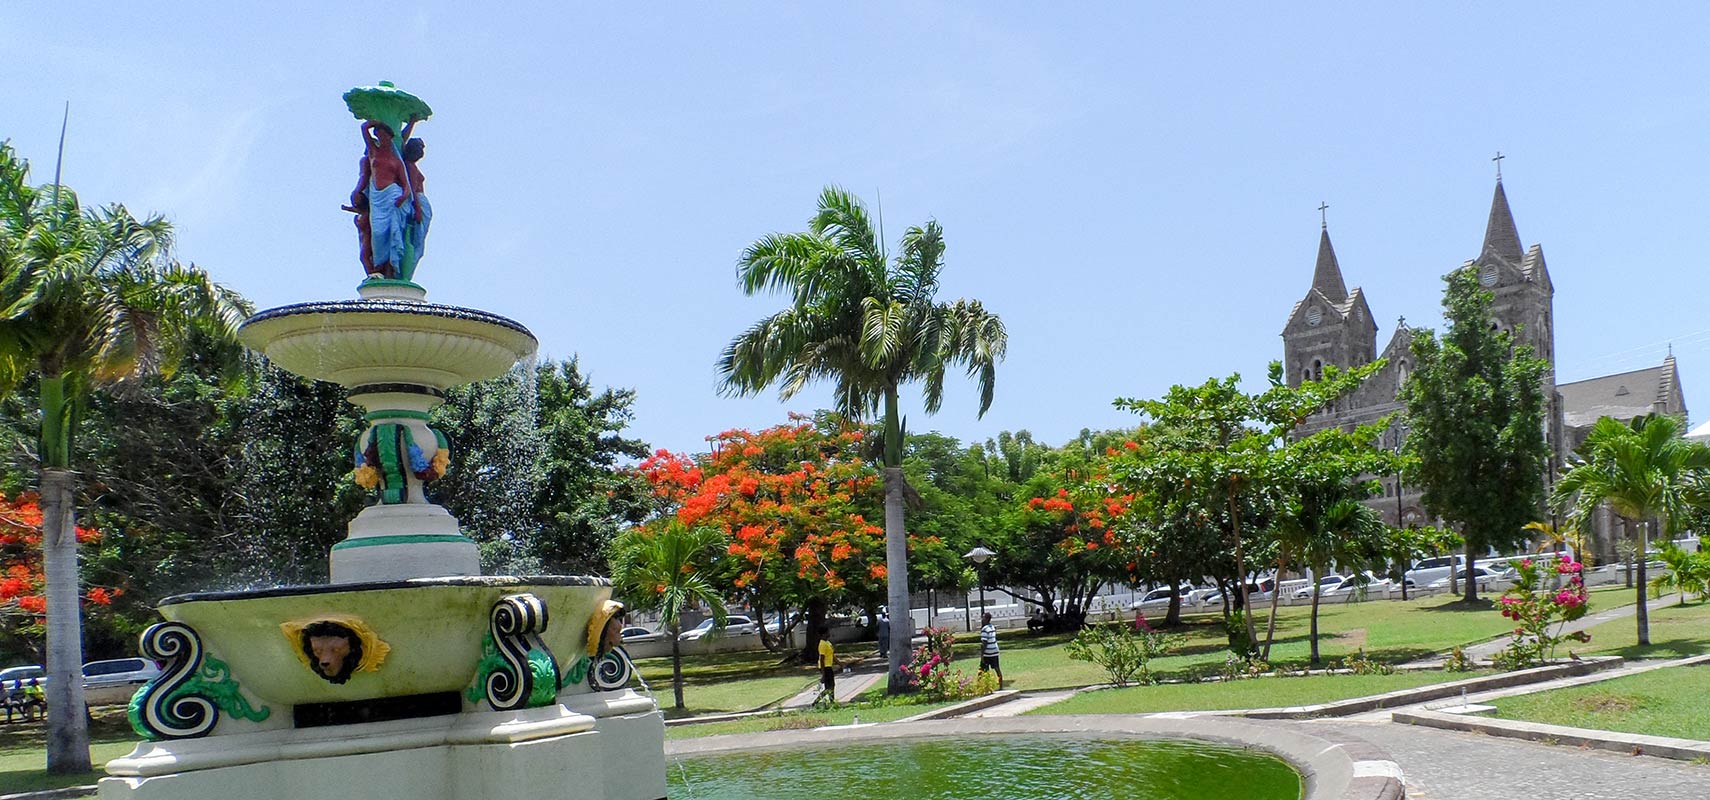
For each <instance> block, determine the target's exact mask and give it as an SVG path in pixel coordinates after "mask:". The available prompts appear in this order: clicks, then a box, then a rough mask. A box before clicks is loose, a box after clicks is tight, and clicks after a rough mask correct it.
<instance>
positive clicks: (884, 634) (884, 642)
mask: <svg viewBox="0 0 1710 800" xmlns="http://www.w3.org/2000/svg"><path fill="white" fill-rule="evenodd" d="M890 657H891V613H890V612H889V611H886V610H885V609H882V608H881V609H879V660H880V661H884V660H886V659H889V658H890Z"/></svg>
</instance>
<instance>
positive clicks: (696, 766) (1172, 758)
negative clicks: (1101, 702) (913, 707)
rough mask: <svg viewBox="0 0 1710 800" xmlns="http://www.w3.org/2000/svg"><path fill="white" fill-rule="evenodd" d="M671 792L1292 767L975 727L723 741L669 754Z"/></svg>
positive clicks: (1127, 792)
mask: <svg viewBox="0 0 1710 800" xmlns="http://www.w3.org/2000/svg"><path fill="white" fill-rule="evenodd" d="M669 781H670V794H669V797H671V798H672V800H737V799H738V798H743V799H745V800H746V799H747V798H762V799H764V800H795V799H796V798H803V799H806V798H824V797H844V796H848V795H849V794H850V793H851V792H859V793H860V794H861V795H864V796H870V797H909V798H914V799H915V800H953V799H955V798H967V797H979V798H986V799H988V800H1052V798H1087V797H1129V798H1135V799H1136V800H1200V799H1203V798H1219V800H1298V798H1300V797H1301V793H1302V782H1301V776H1300V773H1298V772H1296V771H1295V769H1294V768H1293V767H1291V766H1290V765H1289V764H1288V763H1287V762H1285V761H1283V760H1282V759H1281V758H1278V757H1276V756H1274V755H1271V754H1269V753H1266V752H1261V751H1255V750H1250V749H1242V748H1237V747H1229V746H1224V745H1216V744H1207V743H1203V742H1196V741H1187V740H1170V739H1132V738H1128V739H1109V738H1093V737H1085V736H1049V735H1037V736H1015V735H1001V736H975V737H953V738H931V739H921V738H917V739H904V740H899V741H885V742H868V743H855V744H847V745H839V746H835V747H827V746H824V745H819V746H815V747H812V748H786V749H781V750H766V751H750V752H739V753H721V754H717V755H706V756H694V757H683V758H679V759H675V760H673V762H672V764H671V766H670V772H669Z"/></svg>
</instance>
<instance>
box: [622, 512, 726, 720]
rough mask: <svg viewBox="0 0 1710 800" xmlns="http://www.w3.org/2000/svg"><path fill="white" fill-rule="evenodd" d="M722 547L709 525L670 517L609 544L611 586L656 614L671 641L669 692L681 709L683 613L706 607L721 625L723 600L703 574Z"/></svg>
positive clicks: (723, 611)
mask: <svg viewBox="0 0 1710 800" xmlns="http://www.w3.org/2000/svg"><path fill="white" fill-rule="evenodd" d="M723 547H724V535H723V534H721V533H719V532H718V531H717V530H715V529H713V528H708V527H694V528H691V527H688V526H685V525H684V524H683V523H681V522H678V521H677V520H675V519H672V520H670V521H669V522H667V523H665V524H663V525H657V524H656V525H654V526H652V527H640V528H631V529H629V530H627V531H625V532H623V533H621V534H618V536H617V538H615V539H613V540H612V550H611V552H612V558H611V567H612V583H613V584H615V585H616V586H617V587H618V589H619V590H620V591H622V592H624V593H625V595H626V596H628V597H631V598H634V600H633V602H634V603H635V605H636V606H637V607H639V608H651V609H657V610H658V611H659V617H660V621H661V622H663V623H664V624H665V630H666V632H667V633H668V635H670V637H671V691H672V694H673V695H674V697H675V699H676V701H677V710H679V711H681V710H682V709H683V654H682V652H681V650H680V649H679V643H678V641H677V636H678V634H680V633H682V630H681V629H682V618H683V611H685V610H686V609H688V608H690V607H692V606H695V605H705V606H707V607H708V608H709V609H711V610H712V617H713V622H714V624H716V625H721V626H722V625H724V620H725V616H726V613H725V607H724V598H723V597H721V596H719V593H718V589H716V588H714V587H713V585H712V584H711V583H710V582H708V581H707V579H706V575H705V572H706V571H707V569H708V568H709V567H711V565H712V562H713V560H714V559H716V558H717V557H718V556H717V554H718V551H719V550H720V549H722V548H723Z"/></svg>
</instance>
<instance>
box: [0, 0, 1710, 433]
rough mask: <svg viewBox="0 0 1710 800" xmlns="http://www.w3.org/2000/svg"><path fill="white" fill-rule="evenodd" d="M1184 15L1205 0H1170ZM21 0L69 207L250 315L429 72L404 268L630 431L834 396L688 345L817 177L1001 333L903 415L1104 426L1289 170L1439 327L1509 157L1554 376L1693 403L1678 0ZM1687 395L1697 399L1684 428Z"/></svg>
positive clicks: (1282, 222) (1308, 258) (1364, 257)
mask: <svg viewBox="0 0 1710 800" xmlns="http://www.w3.org/2000/svg"><path fill="white" fill-rule="evenodd" d="M1208 5H1210V6H1212V7H1209V8H1207V7H1204V6H1208ZM371 8H374V6H371V5H368V6H358V5H354V4H336V5H335V4H330V3H307V4H302V5H300V6H294V7H288V6H278V5H273V6H261V5H255V6H246V5H245V4H233V3H222V4H199V3H171V4H166V5H160V4H134V3H100V4H96V3H71V2H65V3H41V2H25V3H12V4H7V5H6V6H5V7H4V8H0V52H4V53H5V54H6V59H5V60H6V62H7V63H8V64H10V65H12V67H13V68H14V69H21V70H23V72H24V73H27V77H22V79H20V75H19V74H18V73H14V76H13V79H12V80H9V81H7V93H6V94H7V96H6V99H5V101H4V102H3V103H0V138H9V139H11V140H12V142H13V144H14V145H15V146H16V147H17V148H18V149H19V150H20V151H21V152H22V153H23V154H24V155H25V156H26V157H27V158H30V159H31V160H32V161H33V162H34V163H35V166H36V169H37V178H38V179H39V180H42V181H46V180H49V179H50V177H51V174H52V164H53V154H54V144H55V139H56V137H57V135H58V128H59V115H60V109H61V105H62V103H64V102H65V101H67V100H69V101H70V102H71V126H70V136H69V139H68V142H67V144H66V156H65V182H66V183H67V184H68V185H70V186H73V187H75V188H76V189H77V190H78V191H79V192H80V193H81V194H82V196H83V197H84V199H85V200H86V201H102V202H106V201H113V200H119V201H123V202H125V203H126V204H127V205H129V206H131V207H132V208H133V209H136V210H155V211H160V212H163V213H166V214H167V215H168V216H170V217H171V218H172V219H173V220H174V221H175V223H176V224H177V226H178V230H179V233H180V240H179V247H180V253H181V255H182V256H184V257H187V258H189V259H191V260H194V261H196V262H197V263H199V264H201V265H202V266H204V267H206V268H208V269H209V270H210V271H212V272H213V273H214V274H215V275H216V277H218V278H219V279H220V280H222V281H224V282H226V283H229V284H231V285H232V286H234V287H236V288H238V289H239V290H241V291H243V292H244V293H245V294H246V295H248V296H249V297H251V298H253V299H254V300H255V302H256V303H257V304H258V305H260V306H262V307H266V306H272V305H279V304H283V303H288V302H296V301H300V300H307V299H330V298H336V297H345V296H350V295H351V294H353V292H354V286H355V284H356V283H357V281H358V280H359V279H360V277H361V267H360V266H359V264H358V263H357V261H356V258H355V252H356V241H355V236H354V233H353V231H352V229H351V226H350V220H349V217H348V215H347V214H345V213H343V212H341V211H340V210H339V208H338V206H339V204H340V203H341V202H342V201H343V200H344V198H345V196H346V195H347V194H348V192H349V191H350V187H351V186H352V185H353V184H354V183H355V179H356V176H355V172H356V158H357V156H358V155H359V144H358V140H357V132H356V123H355V122H354V121H353V120H351V119H350V117H349V115H348V113H347V112H346V111H345V109H344V107H343V105H342V103H341V101H340V100H339V95H340V94H341V93H342V92H343V91H344V90H345V89H347V88H349V87H351V86H354V85H358V84H368V83H373V82H376V81H379V80H392V81H394V82H396V83H397V84H398V85H399V86H400V87H403V88H407V89H409V90H411V91H413V92H415V93H417V94H419V95H420V96H422V97H423V98H424V99H426V100H428V101H429V102H430V103H431V104H432V105H433V107H434V109H435V114H436V115H435V117H434V118H433V119H432V120H430V121H428V122H425V123H423V124H422V125H421V126H420V127H419V128H418V130H417V133H418V135H420V136H422V137H423V138H424V139H425V140H426V141H427V147H428V154H427V157H426V159H425V160H424V161H423V162H422V164H423V170H424V172H425V173H426V176H427V182H428V191H429V194H430V195H431V196H432V197H433V199H434V208H435V220H434V229H433V233H432V237H431V240H430V248H429V252H428V256H427V258H426V259H425V260H424V261H423V262H422V266H421V270H420V272H419V273H418V279H419V280H420V281H421V282H422V283H424V284H425V285H427V287H428V288H429V290H430V293H431V294H430V299H432V300H435V301H438V302H445V303H452V304H456V305H468V306H476V307H480V308H485V309H490V310H493V311H496V312H498V313H502V314H505V315H507V316H510V317H513V318H515V319H517V320H519V321H522V322H523V323H525V324H527V325H528V326H529V327H530V328H531V329H532V330H534V332H535V333H536V335H537V336H538V337H539V338H540V341H541V348H542V351H543V355H546V356H552V357H566V356H570V355H572V354H580V356H581V359H582V364H583V367H584V369H585V370H586V371H587V372H589V373H591V374H592V376H593V378H594V379H595V380H596V381H597V382H599V383H601V384H609V385H615V386H627V387H633V388H635V389H636V390H637V392H638V393H639V399H638V402H637V406H636V411H637V418H636V420H635V423H634V426H633V430H634V432H636V433H637V434H639V435H640V436H642V437H643V438H645V439H647V440H648V441H650V442H652V443H654V444H655V445H656V446H662V447H669V448H672V449H687V450H694V449H699V448H700V447H702V446H704V442H703V437H704V436H706V435H707V434H710V433H713V432H716V431H719V430H723V429H725V428H728V427H732V426H763V425H767V424H770V423H773V422H777V421H781V420H782V419H783V418H784V415H785V412H786V410H787V409H796V410H810V409H812V408H814V407H816V406H819V405H824V404H826V403H827V401H828V400H829V396H830V392H829V389H828V388H824V387H822V388H815V389H810V390H809V391H807V392H805V393H804V394H803V395H802V396H800V397H798V398H797V399H796V400H795V401H793V402H791V403H789V404H787V405H784V404H780V403H779V402H778V401H777V399H776V397H775V396H773V395H770V394H768V395H765V396H761V397H757V398H749V399H732V398H721V397H719V396H718V395H717V394H716V391H715V389H716V385H717V376H716V374H715V371H714V368H713V363H714V360H715V358H716V356H717V354H718V351H719V349H720V348H721V347H722V345H723V344H724V343H725V342H726V341H728V339H729V338H730V337H731V336H733V335H735V334H736V333H737V332H739V331H740V330H741V329H742V328H744V327H745V326H747V325H748V324H750V323H752V322H753V321H754V320H756V319H758V318H760V317H762V316H764V315H765V314H768V313H770V312H771V311H773V310H775V309H777V308H779V307H781V303H782V301H781V300H778V299H775V298H745V297H743V296H742V295H741V293H740V292H739V290H738V289H737V286H736V282H735V262H736V259H737V256H738V255H739V254H740V252H741V251H742V248H743V247H744V245H746V244H747V243H748V242H750V241H752V240H753V239H755V238H757V237H758V236H760V235H762V234H765V233H767V232H770V231H778V230H798V229H800V228H802V227H803V225H804V223H805V221H806V219H807V218H808V216H809V215H810V214H811V212H812V209H813V203H814V200H815V197H816V195H817V193H818V191H819V189H820V187H821V186H823V185H825V184H826V183H831V182H836V183H839V184H842V185H844V186H846V187H849V188H851V189H853V190H855V191H857V192H859V193H860V194H862V195H863V196H865V197H866V198H867V199H868V200H869V202H875V201H878V200H880V199H882V205H883V213H884V218H885V220H886V225H887V230H888V231H889V232H890V234H891V236H892V237H893V238H894V237H895V236H896V235H898V234H900V233H901V231H902V230H903V228H905V227H906V226H908V225H910V224H915V223H918V222H921V221H923V220H925V219H926V218H928V217H934V218H936V219H937V220H938V221H939V222H940V223H941V224H942V225H943V226H944V228H945V231H946V236H947V240H948V243H949V250H948V254H947V261H948V265H947V268H946V271H945V275H944V281H943V283H944V285H943V289H942V296H943V297H944V298H945V299H953V298H955V297H959V296H969V297H976V298H979V299H980V300H982V301H983V302H984V303H985V304H986V306H987V307H988V308H989V309H991V310H993V311H996V312H997V313H999V314H1001V315H1002V316H1003V318H1004V320H1005V321H1006V323H1007V324H1008V327H1009V334H1010V351H1009V358H1008V360H1007V361H1006V362H1005V363H1004V364H1003V365H1002V366H1001V368H1000V370H999V374H998V392H997V401H996V404H995V405H994V406H993V408H992V410H991V412H990V413H989V414H987V415H986V417H985V418H984V419H983V420H976V419H975V415H974V411H975V397H974V394H973V391H972V387H971V386H968V385H966V384H957V385H953V386H952V387H951V388H950V391H948V392H947V395H946V400H945V405H944V410H943V411H942V412H941V413H940V414H938V415H937V416H936V417H933V418H927V417H925V416H924V414H922V413H921V412H920V411H919V407H918V403H916V404H914V406H913V408H914V409H915V410H914V411H913V412H912V413H911V416H910V427H911V428H913V429H915V430H925V429H931V428H936V429H939V430H942V431H944V432H946V433H949V434H952V435H955V436H958V437H961V438H963V439H984V438H985V437H987V436H991V435H993V434H995V433H996V432H997V431H999V430H1004V429H1011V430H1014V429H1021V428H1027V429H1030V430H1032V431H1033V432H1034V434H1035V435H1036V436H1037V437H1039V438H1041V439H1043V440H1045V441H1050V442H1061V441H1064V440H1067V439H1068V438H1070V437H1072V436H1073V435H1074V434H1075V433H1076V432H1077V431H1079V430H1080V429H1081V428H1083V427H1091V428H1095V429H1096V428H1104V427H1113V426H1118V425H1126V424H1131V423H1132V421H1133V418H1132V416H1131V415H1129V414H1126V413H1124V412H1118V411H1116V410H1114V409H1113V408H1111V406H1110V400H1111V399H1112V398H1114V397H1117V396H1154V395H1157V394H1159V393H1161V392H1162V391H1163V390H1164V389H1165V388H1167V387H1168V386H1169V385H1170V384H1172V383H1178V382H1198V381H1201V380H1204V379H1205V378H1207V377H1210V376H1213V375H1221V374H1227V373H1229V372H1234V371H1239V372H1240V373H1242V374H1243V375H1244V376H1246V377H1247V378H1248V379H1249V380H1251V381H1255V382H1256V381H1258V380H1259V379H1262V377H1263V375H1264V370H1265V364H1266V362H1267V361H1269V360H1271V359H1274V358H1277V357H1279V356H1280V355H1281V350H1282V348H1281V341H1280V339H1279V338H1278V334H1279V332H1280V331H1281V329H1282V325H1283V323H1284V317H1285V315H1286V314H1287V313H1288V310H1289V308H1290V307H1291V305H1292V304H1293V303H1294V301H1295V300H1297V299H1298V298H1299V297H1300V296H1301V295H1302V294H1303V293H1304V292H1305V290H1306V289H1307V287H1308V285H1309V284H1310V280H1311V275H1312V265H1313V260H1314V256H1315V251H1316V245H1317V238H1318V222H1319V218H1318V211H1317V206H1318V204H1319V202H1320V201H1326V202H1328V203H1329V204H1330V209H1329V222H1330V233H1331V236H1332V237H1333V239H1334V241H1335V244H1336V249H1337V253H1338V255H1339V257H1340V260H1341V264H1342V267H1343V271H1344V274H1345V276H1346V279H1347V281H1348V284H1349V286H1350V287H1352V286H1355V285H1360V286H1364V287H1365V289H1366V292H1367V295H1368V298H1369V300H1370V303H1371V306H1372V310H1373V312H1374V313H1375V314H1376V315H1377V317H1378V319H1379V320H1380V321H1381V326H1382V328H1383V330H1382V331H1381V332H1380V334H1379V339H1380V341H1379V344H1380V346H1381V345H1382V343H1383V342H1384V341H1387V337H1388V333H1389V327H1390V325H1391V324H1393V320H1394V319H1395V318H1396V317H1397V316H1399V315H1403V314H1405V315H1406V316H1407V318H1408V320H1409V322H1410V323H1414V324H1419V323H1425V324H1433V325H1434V324H1437V322H1438V320H1439V314H1438V300H1439V295H1440V286H1441V284H1440V276H1441V275H1442V274H1443V273H1444V272H1446V271H1447V270H1449V269H1452V268H1453V267H1455V266H1456V265H1458V264H1460V263H1461V262H1462V261H1463V260H1465V259H1468V258H1471V257H1473V256H1475V255H1477V251H1478V247H1479V243H1480V240H1481V237H1482V235H1483V231H1484V221H1485V216H1486V213H1487V212H1488V209H1489V203H1490V195H1491V189H1492V185H1493V176H1494V173H1493V169H1492V164H1491V161H1490V158H1491V156H1492V155H1493V154H1494V152H1495V151H1497V150H1501V151H1502V152H1503V153H1505V154H1507V155H1508V156H1509V157H1508V158H1507V159H1506V160H1505V161H1504V162H1503V169H1504V177H1505V184H1506V187H1507V190H1508V195H1509V198H1510V200H1511V203H1512V206H1513V209H1514V214H1515V217H1516V220H1517V222H1518V225H1519V229H1520V234H1521V238H1522V239H1523V240H1524V241H1525V242H1526V243H1527V244H1528V245H1529V244H1531V243H1534V242H1540V243H1542V244H1543V247H1544V252H1545V255H1546V257H1547V258H1548V261H1549V265H1550V269H1551V274H1552V276H1553V278H1554V280H1555V285H1556V290H1557V295H1556V306H1555V311H1556V329H1557V351H1558V356H1559V361H1558V372H1559V374H1560V376H1561V378H1562V379H1563V380H1573V379H1578V378H1584V377H1591V376H1594V375H1598V374H1605V373H1608V372H1616V371H1621V370H1625V369H1634V368H1638V367H1644V366H1649V365H1652V364H1655V363H1657V362H1659V361H1660V360H1661V359H1662V357H1663V355H1664V352H1665V350H1666V347H1667V345H1668V343H1669V342H1670V341H1672V342H1674V343H1675V353H1676V355H1677V356H1678V357H1679V359H1680V363H1681V371H1682V376H1683V379H1684V382H1685V390H1686V398H1687V401H1688V403H1689V404H1697V405H1698V406H1700V407H1702V408H1710V394H1700V393H1699V392H1701V391H1710V389H1701V387H1707V386H1710V383H1706V382H1705V380H1703V376H1706V375H1710V319H1707V318H1706V315H1705V314H1704V313H1703V309H1704V307H1705V302H1704V293H1703V292H1704V279H1703V276H1704V275H1705V270H1704V266H1703V263H1702V261H1703V258H1704V254H1705V253H1706V252H1710V249H1707V247H1706V242H1705V239H1706V236H1707V231H1710V226H1706V224H1705V220H1706V218H1707V211H1710V209H1707V207H1706V206H1707V203H1706V200H1705V196H1706V192H1705V189H1704V187H1705V186H1706V184H1707V183H1710V180H1707V178H1710V174H1707V172H1710V171H1707V169H1706V165H1705V158H1704V155H1703V154H1704V151H1705V147H1706V144H1705V143H1706V139H1705V136H1704V132H1705V131H1707V130H1710V124H1707V123H1710V120H1707V119H1706V117H1707V115H1710V112H1707V109H1710V97H1707V96H1706V95H1707V94H1710V90H1707V88H1706V87H1707V85H1710V82H1707V81H1706V80H1705V72H1706V69H1705V67H1706V60H1705V58H1704V56H1703V41H1704V40H1705V38H1706V33H1710V26H1707V25H1706V23H1707V21H1710V6H1706V5H1703V4H1687V3H1675V4H1666V3H1665V4H1647V5H1646V6H1645V7H1644V8H1643V10H1642V11H1637V10H1628V9H1617V7H1616V6H1612V5H1609V4H1580V5H1571V6H1570V5H1569V4H1545V3H1504V4H1474V3H1431V4H1391V3H1359V4H1354V3H1350V4H1330V3H1293V4H1274V3H1268V4H1247V5H1236V4H1177V5H1171V6H1164V5H1161V4H1103V5H1091V4H1072V5H1065V4H1020V3H977V4H976V3H962V4H940V3H906V4H892V3H861V4H848V5H847V7H843V8H830V7H826V6H825V5H824V4H814V5H813V6H809V5H807V4H802V5H795V6H791V5H779V4H759V3H742V4H734V3H719V4H714V3H701V4H632V3H610V4H602V5H597V6H587V5H580V4H578V5H574V6H569V7H566V6H564V5H562V4H550V5H524V4H500V5H497V6H492V7H490V8H478V7H477V4H472V3H435V2H424V3H417V4H393V5H391V6H387V8H388V10H390V9H397V11H395V12H392V13H390V14H376V13H372V12H370V11H369V9H371ZM1696 418H1697V417H1696V415H1695V419H1696Z"/></svg>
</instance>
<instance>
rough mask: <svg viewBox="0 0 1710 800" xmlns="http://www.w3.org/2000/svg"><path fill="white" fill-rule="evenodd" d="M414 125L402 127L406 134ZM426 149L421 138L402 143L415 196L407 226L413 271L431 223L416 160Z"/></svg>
mask: <svg viewBox="0 0 1710 800" xmlns="http://www.w3.org/2000/svg"><path fill="white" fill-rule="evenodd" d="M414 126H415V123H413V122H412V123H410V124H409V125H406V126H405V127H404V130H405V131H406V133H405V135H406V136H408V135H409V134H408V133H407V131H409V130H410V128H412V127H414ZM426 149H427V146H426V145H425V144H423V143H422V140H421V139H410V140H409V141H406V142H405V143H404V166H405V167H406V168H407V169H408V171H409V175H410V190H411V192H412V194H413V195H414V196H415V215H414V216H413V218H412V219H411V220H410V227H409V240H410V269H409V270H408V271H410V272H414V271H415V262H417V261H420V260H421V258H422V251H423V250H425V249H427V235H428V226H429V225H432V224H433V206H432V205H431V204H429V203H428V199H427V190H426V189H425V188H424V186H423V179H422V170H421V167H419V166H417V162H419V161H421V160H422V153H423V151H425V150H426ZM404 278H405V279H406V280H409V279H410V276H409V275H405V276H404Z"/></svg>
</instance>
